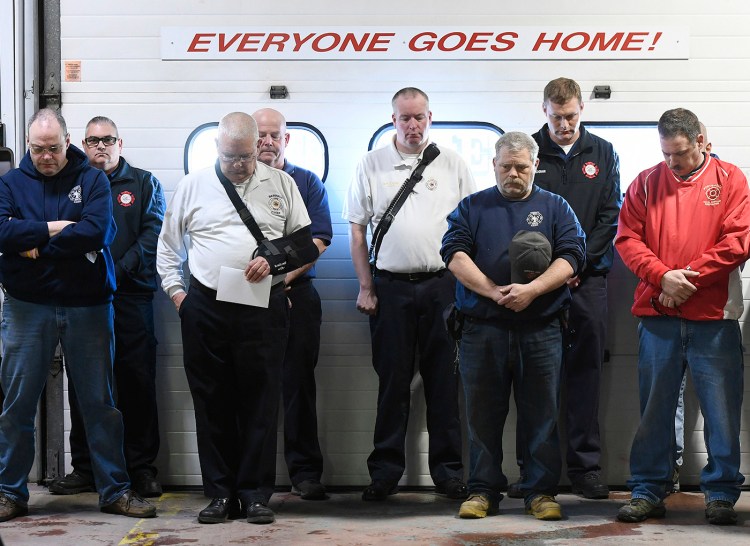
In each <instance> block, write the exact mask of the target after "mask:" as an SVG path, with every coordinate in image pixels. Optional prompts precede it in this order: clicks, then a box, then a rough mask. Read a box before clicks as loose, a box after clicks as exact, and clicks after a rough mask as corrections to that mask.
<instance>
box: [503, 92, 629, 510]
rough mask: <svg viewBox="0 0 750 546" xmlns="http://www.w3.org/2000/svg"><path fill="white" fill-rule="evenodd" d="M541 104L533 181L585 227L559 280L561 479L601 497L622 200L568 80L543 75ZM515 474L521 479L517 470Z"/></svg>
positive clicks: (614, 160)
mask: <svg viewBox="0 0 750 546" xmlns="http://www.w3.org/2000/svg"><path fill="white" fill-rule="evenodd" d="M542 109H543V111H544V115H545V116H546V118H547V123H546V124H545V125H544V126H542V128H541V129H540V130H539V131H538V132H536V133H534V134H533V135H532V137H533V138H534V140H535V141H536V142H537V144H539V168H538V169H537V173H536V178H535V179H534V184H536V185H537V186H539V187H540V188H542V189H545V190H547V191H551V192H552V193H556V194H558V195H560V196H562V197H563V198H564V199H565V200H566V201H567V202H568V203H569V204H570V206H571V208H572V209H573V212H575V213H576V217H577V218H578V221H579V222H580V223H581V227H582V228H583V231H584V232H585V233H586V266H585V267H584V268H583V269H582V270H581V271H580V272H579V273H578V274H577V275H575V276H574V277H572V278H571V279H569V280H568V283H567V284H568V288H569V289H570V292H571V302H570V316H569V320H568V328H567V331H566V344H565V352H564V365H563V381H562V388H563V391H564V392H565V393H566V396H565V398H566V408H565V410H564V417H563V419H564V423H565V432H566V440H567V442H566V444H567V446H566V450H565V451H566V462H567V470H568V478H569V479H570V483H571V486H572V489H573V492H574V493H577V494H580V495H582V496H584V497H586V498H589V499H606V498H607V497H608V496H609V487H607V482H606V480H602V478H601V466H600V460H601V455H602V448H601V439H600V436H599V389H600V383H601V375H602V362H603V361H604V355H605V348H606V343H607V321H608V320H609V316H608V314H607V274H608V273H609V270H610V268H611V267H612V261H613V257H614V246H613V241H614V238H615V233H616V232H617V217H618V215H619V213H620V205H621V204H622V196H621V194H620V162H619V159H618V157H617V153H616V152H615V150H614V148H613V146H612V144H611V143H609V142H607V141H606V140H604V139H603V138H600V137H598V136H596V135H594V134H592V133H590V132H588V131H587V130H586V128H585V127H584V126H583V125H582V124H581V113H582V112H583V98H582V96H581V88H580V86H579V85H578V84H577V83H576V82H575V81H574V80H571V79H569V78H557V79H554V80H552V81H551V82H549V83H548V84H547V85H546V87H545V88H544V98H543V102H542ZM521 433H522V431H521ZM519 443H520V442H519ZM519 458H520V457H519ZM521 474H522V476H521V480H520V481H521V482H523V475H524V471H523V470H522V472H521ZM517 492H518V484H513V485H512V486H511V487H510V488H509V489H508V495H509V496H511V497H513V496H515V494H516V493H517Z"/></svg>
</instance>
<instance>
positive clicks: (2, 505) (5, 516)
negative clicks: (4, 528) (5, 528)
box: [0, 493, 29, 521]
mask: <svg viewBox="0 0 750 546" xmlns="http://www.w3.org/2000/svg"><path fill="white" fill-rule="evenodd" d="M28 513H29V507H28V506H24V505H22V504H19V503H17V502H16V501H14V500H13V499H11V498H10V497H8V496H6V495H4V494H2V493H0V521H8V520H10V519H13V518H17V517H19V516H25V515H26V514H28Z"/></svg>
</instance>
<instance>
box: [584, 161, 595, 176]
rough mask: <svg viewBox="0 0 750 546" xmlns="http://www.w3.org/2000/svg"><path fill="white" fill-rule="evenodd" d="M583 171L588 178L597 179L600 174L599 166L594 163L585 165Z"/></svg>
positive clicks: (588, 162) (590, 162) (589, 162)
mask: <svg viewBox="0 0 750 546" xmlns="http://www.w3.org/2000/svg"><path fill="white" fill-rule="evenodd" d="M581 170H582V171H583V176H585V177H586V178H596V175H597V174H599V166H598V165H597V164H596V163H594V162H593V161H587V162H586V163H584V164H583V168H582V169H581Z"/></svg>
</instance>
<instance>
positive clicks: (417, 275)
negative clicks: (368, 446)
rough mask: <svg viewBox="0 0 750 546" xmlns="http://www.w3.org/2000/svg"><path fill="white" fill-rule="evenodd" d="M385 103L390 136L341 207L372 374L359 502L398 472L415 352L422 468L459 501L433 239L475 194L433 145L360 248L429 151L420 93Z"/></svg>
mask: <svg viewBox="0 0 750 546" xmlns="http://www.w3.org/2000/svg"><path fill="white" fill-rule="evenodd" d="M392 106H393V115H392V119H393V126H394V127H395V128H396V137H395V138H394V140H393V142H391V143H390V144H389V145H387V146H385V147H383V148H379V149H377V150H373V151H371V152H369V153H368V154H367V155H365V156H364V158H363V159H362V160H361V161H360V163H359V165H358V166H357V170H356V173H355V175H354V180H353V181H352V183H351V186H350V188H349V192H348V194H347V197H346V200H345V203H344V211H343V218H344V219H346V220H348V221H349V225H350V243H349V244H350V248H351V254H352V261H353V263H354V269H355V271H356V273H357V279H358V280H359V286H360V288H359V295H358V296H357V309H358V310H359V311H360V312H362V313H364V314H366V315H368V316H369V317H370V333H371V337H372V361H373V366H374V368H375V371H376V373H377V374H378V378H379V392H378V410H377V418H376V422H375V434H374V449H373V451H372V453H371V454H370V457H369V458H368V460H367V465H368V468H369V471H370V477H371V478H372V483H371V484H370V485H369V486H368V487H367V488H366V489H365V490H364V492H363V494H362V498H363V500H366V501H382V500H385V499H386V498H387V497H388V495H390V494H393V493H395V492H396V491H397V484H398V481H399V480H400V479H401V476H402V475H403V473H404V469H405V465H406V462H405V461H406V456H405V448H404V443H405V437H406V426H407V422H408V420H409V404H410V385H411V381H412V378H413V376H414V359H415V354H416V353H417V352H418V353H419V362H418V364H419V371H420V374H421V376H422V380H423V382H424V392H425V399H426V402H427V430H428V432H429V435H430V437H429V458H428V463H429V467H430V474H431V476H432V479H433V481H434V483H435V485H436V491H437V492H438V493H441V494H445V495H447V496H448V497H450V498H455V499H463V498H465V497H466V494H467V489H466V485H465V484H464V482H463V465H462V462H461V426H460V422H459V417H458V384H457V377H458V376H457V375H456V371H455V364H454V352H455V346H454V343H453V341H452V340H451V339H450V338H449V337H448V334H447V331H446V329H445V326H444V323H443V317H442V314H443V310H444V309H445V308H446V307H447V306H448V305H449V304H450V303H451V302H452V301H453V300H454V296H455V278H454V277H453V275H452V274H451V273H450V272H449V271H448V270H447V269H446V268H445V265H444V264H443V261H442V259H441V258H440V245H441V241H442V237H443V234H444V233H445V231H446V229H447V227H448V224H447V222H446V217H447V216H448V214H449V213H450V212H452V211H453V209H454V208H455V207H456V205H457V204H458V202H459V201H460V200H461V199H462V198H463V197H466V196H467V195H469V194H471V193H473V192H474V191H475V184H474V179H473V177H472V175H471V172H470V171H469V169H468V167H467V166H466V164H465V163H464V161H463V160H462V159H461V157H459V155H458V154H456V153H455V152H453V151H452V150H448V149H446V148H442V147H441V148H439V155H437V157H436V158H435V159H434V160H433V161H432V162H431V163H429V165H427V167H426V168H424V172H423V173H422V176H421V179H420V181H419V182H418V183H417V184H416V185H415V186H414V189H413V191H411V192H409V194H408V197H407V198H406V200H405V201H404V202H403V206H402V207H401V208H400V210H399V211H398V212H397V213H396V214H395V216H394V217H393V222H392V224H391V225H390V229H389V230H388V231H387V233H386V234H385V235H383V236H382V246H380V247H379V248H378V249H373V252H371V253H368V248H367V226H368V224H369V225H370V228H371V229H372V231H373V233H375V234H376V235H378V233H377V226H378V225H379V224H380V223H381V221H382V219H383V217H384V213H385V212H386V210H387V209H388V207H389V205H390V204H391V203H392V202H393V201H394V198H395V197H396V194H397V193H398V192H399V188H401V187H402V185H403V184H404V181H405V180H406V179H407V178H409V177H410V176H411V175H412V173H413V172H414V171H416V170H418V168H419V163H420V161H422V159H423V157H424V156H429V155H430V154H428V153H425V150H427V149H429V150H430V151H431V153H434V152H432V148H428V145H430V142H429V139H428V134H429V129H430V124H431V122H432V112H430V108H429V98H428V97H427V95H426V94H425V93H424V92H423V91H421V90H419V89H417V88H414V87H407V88H404V89H401V90H400V91H398V92H397V93H396V94H395V95H394V97H393V100H392ZM388 218H390V216H389V217H388ZM376 239H380V236H379V235H378V236H377V237H376ZM371 265H372V268H371Z"/></svg>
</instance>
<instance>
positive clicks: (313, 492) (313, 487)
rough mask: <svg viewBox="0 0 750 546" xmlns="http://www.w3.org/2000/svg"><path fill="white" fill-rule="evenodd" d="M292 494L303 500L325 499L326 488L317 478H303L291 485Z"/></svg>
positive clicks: (326, 496)
mask: <svg viewBox="0 0 750 546" xmlns="http://www.w3.org/2000/svg"><path fill="white" fill-rule="evenodd" d="M292 495H299V497H300V498H301V499H304V500H326V499H327V498H328V495H326V488H325V487H323V484H322V483H320V482H319V481H318V480H304V481H301V482H299V483H298V484H297V485H293V486H292Z"/></svg>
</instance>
